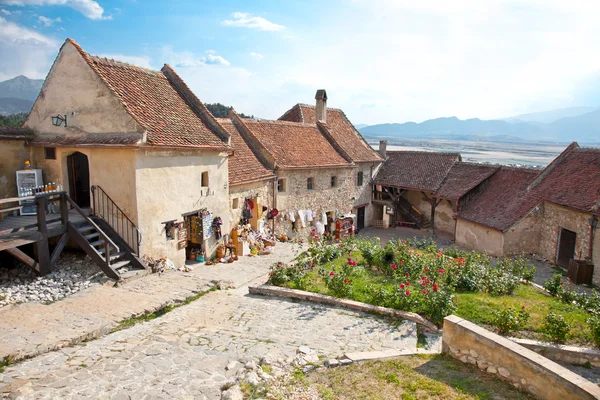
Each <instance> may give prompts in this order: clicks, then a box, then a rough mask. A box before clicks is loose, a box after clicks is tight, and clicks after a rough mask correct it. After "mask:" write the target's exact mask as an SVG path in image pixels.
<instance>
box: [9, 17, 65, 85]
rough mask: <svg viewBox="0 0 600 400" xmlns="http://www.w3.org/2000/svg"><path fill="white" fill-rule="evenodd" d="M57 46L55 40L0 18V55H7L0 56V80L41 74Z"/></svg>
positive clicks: (47, 67) (54, 53)
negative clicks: (7, 55)
mask: <svg viewBox="0 0 600 400" xmlns="http://www.w3.org/2000/svg"><path fill="white" fill-rule="evenodd" d="M58 46H59V42H58V41H56V40H55V39H53V38H51V37H49V36H45V35H42V34H41V33H39V32H36V31H34V30H32V29H29V28H26V27H24V26H21V25H18V24H16V23H14V22H10V21H7V20H6V19H5V18H3V17H0V54H10V57H0V80H5V79H10V78H13V77H15V76H17V75H25V76H27V77H28V78H43V77H45V76H46V73H47V72H48V69H49V68H50V65H51V63H52V59H53V57H54V56H55V55H56V52H57V51H58Z"/></svg>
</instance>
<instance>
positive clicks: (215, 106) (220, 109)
mask: <svg viewBox="0 0 600 400" xmlns="http://www.w3.org/2000/svg"><path fill="white" fill-rule="evenodd" d="M204 105H205V106H206V108H208V111H210V113H211V114H212V115H213V116H215V117H217V118H227V117H228V116H229V111H231V110H233V107H228V106H225V105H223V104H221V103H205V104H204ZM238 115H239V116H240V117H241V118H254V115H245V114H244V113H238Z"/></svg>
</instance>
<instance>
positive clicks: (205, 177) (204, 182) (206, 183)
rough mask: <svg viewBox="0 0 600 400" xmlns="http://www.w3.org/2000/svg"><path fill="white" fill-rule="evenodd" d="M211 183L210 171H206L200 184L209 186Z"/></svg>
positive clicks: (201, 177)
mask: <svg viewBox="0 0 600 400" xmlns="http://www.w3.org/2000/svg"><path fill="white" fill-rule="evenodd" d="M209 184H210V179H209V177H208V171H204V172H202V174H201V175H200V186H201V187H205V188H207V187H208V185H209Z"/></svg>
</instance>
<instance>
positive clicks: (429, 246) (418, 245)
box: [406, 237, 437, 253]
mask: <svg viewBox="0 0 600 400" xmlns="http://www.w3.org/2000/svg"><path fill="white" fill-rule="evenodd" d="M406 244H408V245H409V246H410V247H414V248H415V249H419V250H424V251H429V252H432V253H433V252H435V251H437V243H436V242H435V240H434V239H433V238H431V237H427V238H417V237H413V238H412V239H407V240H406Z"/></svg>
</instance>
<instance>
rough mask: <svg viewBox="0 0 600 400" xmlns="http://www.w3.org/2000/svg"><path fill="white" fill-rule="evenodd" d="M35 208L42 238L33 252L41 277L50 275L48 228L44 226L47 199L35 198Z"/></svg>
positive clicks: (43, 197) (42, 197)
mask: <svg viewBox="0 0 600 400" xmlns="http://www.w3.org/2000/svg"><path fill="white" fill-rule="evenodd" d="M35 204H36V208H37V225H38V231H39V232H40V233H41V235H42V238H41V239H40V240H39V241H37V242H36V243H35V252H36V256H37V259H38V263H39V271H40V274H41V275H47V274H49V273H50V265H51V264H50V248H49V246H48V227H47V225H46V208H47V206H48V198H47V197H46V196H38V197H36V198H35Z"/></svg>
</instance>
